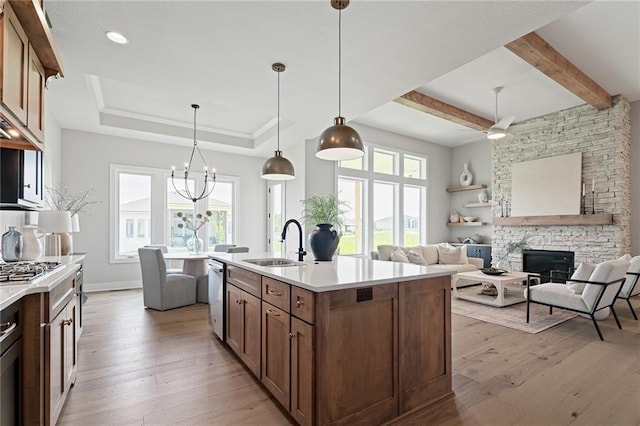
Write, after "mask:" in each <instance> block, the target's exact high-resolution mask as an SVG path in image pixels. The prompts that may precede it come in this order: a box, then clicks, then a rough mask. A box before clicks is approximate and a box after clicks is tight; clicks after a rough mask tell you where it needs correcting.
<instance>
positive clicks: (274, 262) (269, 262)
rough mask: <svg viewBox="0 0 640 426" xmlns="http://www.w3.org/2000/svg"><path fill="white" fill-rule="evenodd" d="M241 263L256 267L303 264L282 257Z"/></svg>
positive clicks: (246, 260) (248, 260)
mask: <svg viewBox="0 0 640 426" xmlns="http://www.w3.org/2000/svg"><path fill="white" fill-rule="evenodd" d="M243 262H247V263H251V264H253V265H258V266H301V265H304V263H303V262H296V261H295V260H291V259H286V258H284V257H275V258H265V259H245V260H243Z"/></svg>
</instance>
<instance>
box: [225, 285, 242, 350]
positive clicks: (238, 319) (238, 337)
mask: <svg viewBox="0 0 640 426" xmlns="http://www.w3.org/2000/svg"><path fill="white" fill-rule="evenodd" d="M240 300H242V291H241V290H240V289H239V288H237V287H235V286H232V285H227V336H226V342H227V345H229V346H230V347H231V349H232V350H233V351H234V352H235V353H236V354H238V356H239V355H241V354H242V348H241V344H242V340H243V339H242V327H243V325H242V322H243V318H242V317H243V311H242V306H241V305H240Z"/></svg>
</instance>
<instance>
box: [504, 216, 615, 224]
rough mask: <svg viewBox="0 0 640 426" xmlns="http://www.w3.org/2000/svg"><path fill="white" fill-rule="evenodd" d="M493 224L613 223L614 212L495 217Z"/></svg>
mask: <svg viewBox="0 0 640 426" xmlns="http://www.w3.org/2000/svg"><path fill="white" fill-rule="evenodd" d="M493 224H494V225H502V226H527V225H534V226H535V225H540V226H557V225H611V224H613V214H611V213H604V214H576V215H557V216H510V217H494V218H493Z"/></svg>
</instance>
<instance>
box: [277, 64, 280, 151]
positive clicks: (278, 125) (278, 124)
mask: <svg viewBox="0 0 640 426" xmlns="http://www.w3.org/2000/svg"><path fill="white" fill-rule="evenodd" d="M277 74H278V123H277V127H278V151H280V71H278V72H277Z"/></svg>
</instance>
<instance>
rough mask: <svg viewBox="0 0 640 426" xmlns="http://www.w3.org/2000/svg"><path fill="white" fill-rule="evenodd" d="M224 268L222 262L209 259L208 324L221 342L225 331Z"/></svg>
mask: <svg viewBox="0 0 640 426" xmlns="http://www.w3.org/2000/svg"><path fill="white" fill-rule="evenodd" d="M224 269H225V264H224V263H221V262H218V261H217V260H213V259H211V260H209V325H211V328H213V332H214V333H215V335H216V336H218V337H219V338H220V340H222V341H223V342H224V333H225V327H224V315H225V312H224V311H225V308H224V306H225V301H224V297H225V295H224V293H225V292H224V276H225V273H224Z"/></svg>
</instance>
